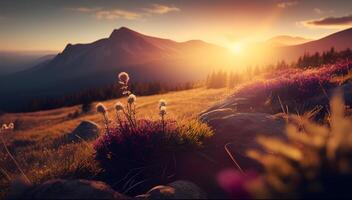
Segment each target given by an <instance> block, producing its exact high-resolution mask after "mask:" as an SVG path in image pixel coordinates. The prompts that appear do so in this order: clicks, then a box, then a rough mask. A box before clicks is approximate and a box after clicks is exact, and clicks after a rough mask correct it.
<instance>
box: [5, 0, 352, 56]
mask: <svg viewBox="0 0 352 200" xmlns="http://www.w3.org/2000/svg"><path fill="white" fill-rule="evenodd" d="M121 26H126V27H128V28H131V29H133V30H136V31H138V32H141V33H144V34H147V35H153V36H157V37H163V38H170V39H173V40H176V41H186V40H190V39H201V40H205V41H207V42H211V43H215V44H219V45H223V46H227V45H228V44H229V43H236V42H237V43H238V42H248V41H249V42H253V41H263V40H267V39H269V38H271V37H273V36H276V35H292V36H302V37H306V38H309V39H316V38H320V37H323V36H326V35H328V34H331V33H333V32H336V31H339V30H342V29H346V28H349V27H351V26H352V1H351V0H346V1H340V0H335V1H331V0H329V1H328V0H326V1H321V0H301V1H300V0H297V1H295V0H293V1H278V0H257V1H244V0H243V1H241V0H238V1H236V0H232V1H230V0H217V1H215V0H128V1H127V0H126V1H122V0H74V1H68V0H35V1H29V0H22V1H19V0H18V1H17V0H0V50H2V51H4V50H5V51H18V50H27V51H28V50H54V51H61V50H62V49H63V48H64V47H65V45H66V44H67V43H88V42H92V41H95V40H97V39H101V38H104V37H108V36H109V34H110V33H111V32H112V30H113V29H116V28H119V27H121Z"/></svg>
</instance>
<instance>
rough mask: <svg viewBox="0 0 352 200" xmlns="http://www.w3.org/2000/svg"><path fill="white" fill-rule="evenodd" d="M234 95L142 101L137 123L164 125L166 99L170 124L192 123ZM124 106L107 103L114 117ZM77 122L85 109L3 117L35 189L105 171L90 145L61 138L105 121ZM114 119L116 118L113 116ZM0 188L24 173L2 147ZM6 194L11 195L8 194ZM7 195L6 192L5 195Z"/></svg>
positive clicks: (195, 93) (199, 93)
mask: <svg viewBox="0 0 352 200" xmlns="http://www.w3.org/2000/svg"><path fill="white" fill-rule="evenodd" d="M231 93H232V91H231V90H229V89H227V88H223V89H204V88H198V89H191V90H186V91H180V92H170V93H166V94H160V95H153V96H143V97H137V103H136V107H137V113H136V115H137V116H138V118H145V119H159V118H160V116H159V113H158V101H159V100H160V99H165V100H166V101H167V104H168V110H167V115H166V118H167V119H175V120H181V121H182V120H191V119H196V118H197V115H198V114H199V113H200V112H201V111H203V110H205V109H207V108H208V107H210V106H211V105H213V104H214V103H216V102H219V101H220V100H222V99H224V98H225V97H226V96H228V95H229V94H231ZM118 100H120V101H122V102H125V101H126V99H117V100H116V99H114V100H109V101H106V102H104V104H105V105H106V107H107V108H108V110H109V112H110V113H111V114H112V115H113V114H114V104H115V102H116V101H118ZM95 104H96V103H93V108H92V111H91V112H89V113H86V114H80V115H78V116H77V117H75V118H72V117H70V115H72V114H73V113H75V112H76V111H80V110H81V107H80V106H73V107H67V108H60V109H55V110H49V111H41V112H33V113H16V114H4V115H2V116H0V122H2V123H9V122H15V123H16V124H18V125H17V127H16V130H15V131H13V132H8V133H4V134H3V137H4V139H5V142H6V145H7V146H8V148H9V150H10V151H11V153H12V154H13V155H14V157H15V158H16V160H17V161H18V163H19V165H20V167H21V168H22V170H23V171H24V173H25V174H26V176H27V177H28V179H30V181H31V182H32V183H39V182H43V181H45V180H49V179H52V178H58V177H61V178H85V179H90V178H94V177H95V176H97V175H98V174H99V172H100V170H101V169H100V168H99V167H98V166H97V164H96V163H95V161H94V159H93V152H94V150H93V148H92V146H91V144H89V143H87V142H81V143H67V142H64V141H63V140H62V137H63V136H64V135H65V134H67V133H70V132H72V131H73V130H74V129H75V128H76V127H77V126H78V124H79V123H80V122H81V121H82V120H90V121H93V122H96V123H97V124H99V125H100V126H101V127H103V119H102V117H101V116H100V114H99V113H97V112H96V111H95V109H94V105H95ZM111 117H113V116H111ZM0 149H1V151H0V152H1V154H2V155H1V156H0V166H1V173H0V177H1V179H0V184H1V185H0V187H1V188H8V186H9V183H10V181H11V180H14V179H15V177H16V175H18V174H19V171H18V170H17V169H16V167H15V166H14V164H13V163H12V161H11V160H10V158H9V156H8V155H7V154H6V151H5V149H3V146H1V147H0ZM6 190H7V189H6ZM6 190H1V194H2V195H5V193H6Z"/></svg>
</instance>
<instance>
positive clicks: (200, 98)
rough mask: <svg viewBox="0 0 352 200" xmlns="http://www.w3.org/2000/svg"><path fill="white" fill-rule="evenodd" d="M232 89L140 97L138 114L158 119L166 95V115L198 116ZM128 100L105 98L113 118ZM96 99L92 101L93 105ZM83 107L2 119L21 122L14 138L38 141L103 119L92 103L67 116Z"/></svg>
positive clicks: (10, 115)
mask: <svg viewBox="0 0 352 200" xmlns="http://www.w3.org/2000/svg"><path fill="white" fill-rule="evenodd" d="M230 93H231V91H230V90H228V89H203V88H201V89H192V90H186V91H180V92H170V93H166V94H160V95H153V96H145V97H137V111H138V113H137V115H138V116H140V117H145V118H153V119H157V118H158V117H159V116H158V109H157V105H158V101H159V100H160V99H165V100H166V101H167V102H168V106H167V108H168V110H167V117H168V118H176V119H191V118H195V117H196V116H197V115H198V114H199V113H200V112H201V111H203V110H205V109H207V108H208V107H210V106H211V105H213V104H214V103H216V102H217V101H219V100H221V99H224V97H226V96H227V95H228V94H230ZM118 100H119V101H121V102H123V103H125V102H124V101H126V100H125V99H114V100H109V101H106V102H104V104H105V105H106V106H107V107H108V109H109V115H110V117H111V118H114V117H115V113H114V110H113V105H114V103H115V102H116V101H118ZM95 104H96V103H93V106H94V105H95ZM77 110H78V111H80V110H81V108H80V106H73V107H67V108H60V109H55V110H49V111H40V112H32V113H17V114H4V115H2V116H0V122H16V121H17V124H19V127H18V128H19V129H20V130H18V131H15V132H14V134H13V136H14V137H12V135H11V137H9V139H10V140H13V139H21V138H22V139H26V138H33V139H34V140H36V141H39V140H40V139H41V138H46V137H49V138H55V137H57V136H59V135H62V134H65V133H69V132H71V131H72V130H73V129H74V128H75V127H76V126H77V125H78V124H79V123H80V122H81V121H82V120H91V121H93V122H96V123H98V124H101V123H102V118H101V116H99V115H98V114H97V113H96V112H95V110H94V107H93V110H92V112H90V113H89V114H84V115H80V116H79V117H77V118H74V119H70V118H69V117H68V116H69V114H70V113H71V114H72V113H74V112H75V111H77Z"/></svg>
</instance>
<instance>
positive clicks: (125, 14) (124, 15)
mask: <svg viewBox="0 0 352 200" xmlns="http://www.w3.org/2000/svg"><path fill="white" fill-rule="evenodd" d="M141 16H142V15H141V14H138V13H136V12H131V11H126V10H120V9H113V10H101V11H98V12H96V13H95V17H96V18H97V19H106V20H116V19H128V20H136V19H138V18H140V17H141Z"/></svg>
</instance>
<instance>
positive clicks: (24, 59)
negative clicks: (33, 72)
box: [0, 51, 54, 76]
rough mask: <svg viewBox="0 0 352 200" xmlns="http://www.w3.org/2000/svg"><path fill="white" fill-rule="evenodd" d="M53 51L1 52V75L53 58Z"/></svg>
mask: <svg viewBox="0 0 352 200" xmlns="http://www.w3.org/2000/svg"><path fill="white" fill-rule="evenodd" d="M53 53H54V52H51V51H35V52H32V51H31V52H6V51H1V52H0V76H1V75H7V74H11V73H14V72H18V71H22V70H25V69H28V68H30V67H33V66H35V65H37V64H39V63H42V62H44V61H45V60H51V59H52V58H53V57H54V55H53Z"/></svg>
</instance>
